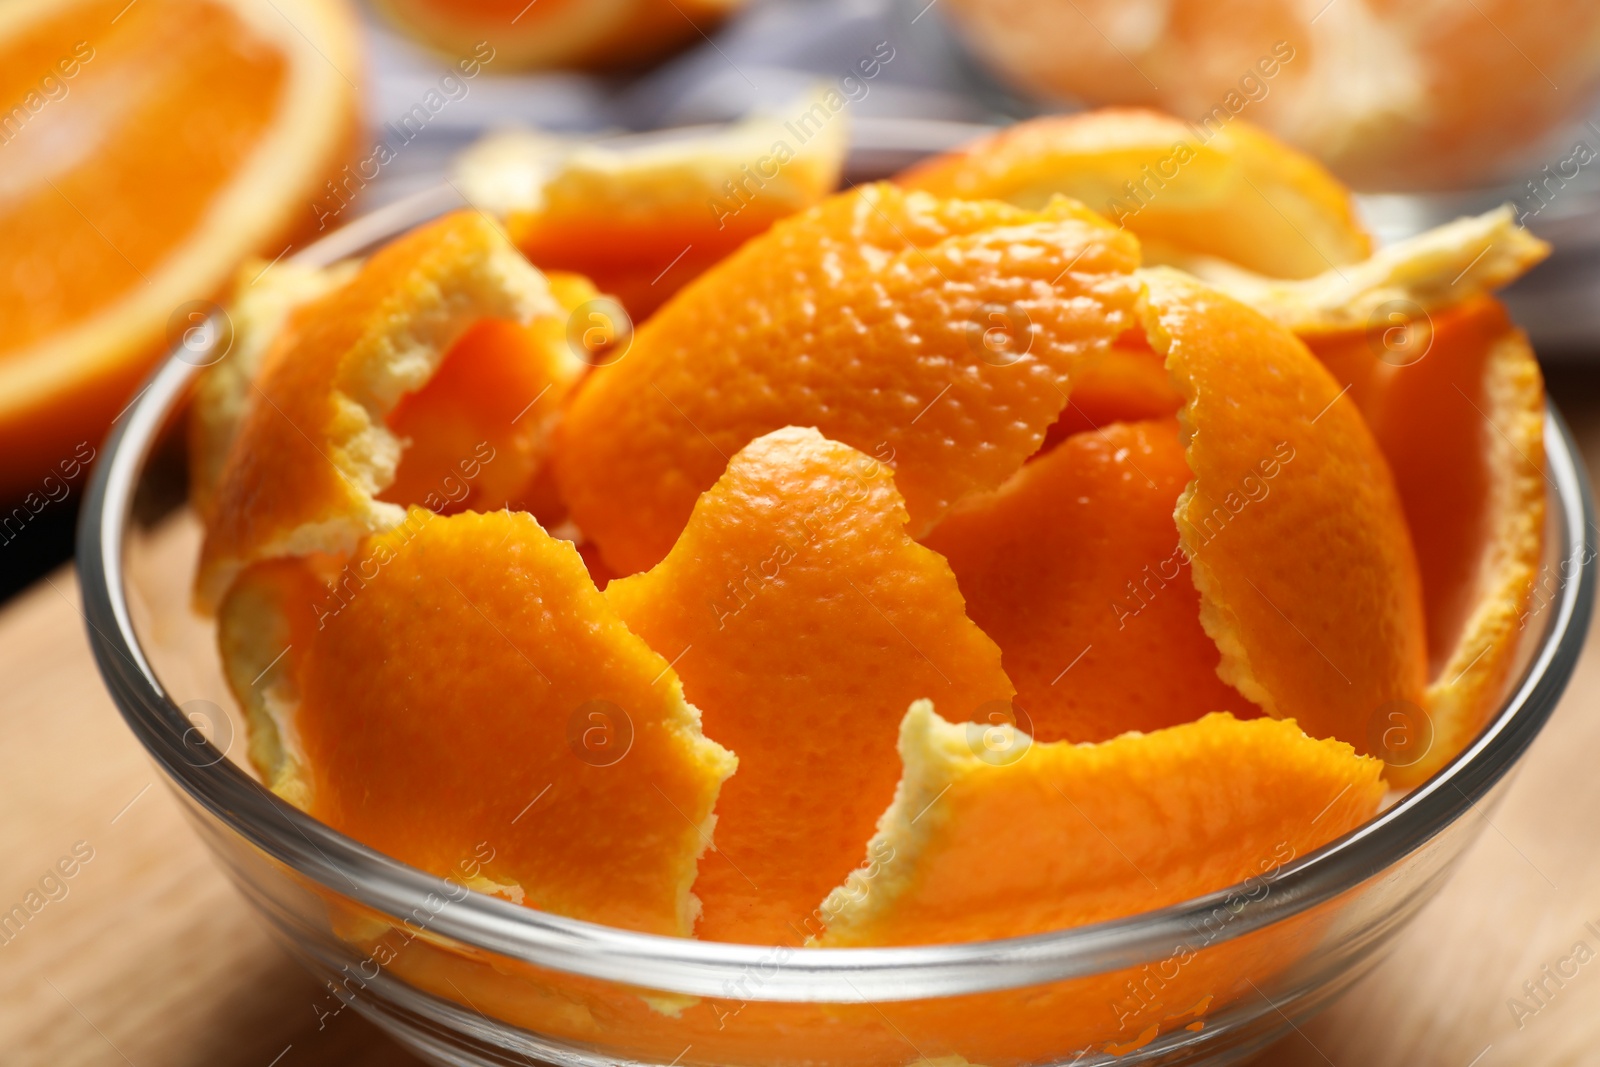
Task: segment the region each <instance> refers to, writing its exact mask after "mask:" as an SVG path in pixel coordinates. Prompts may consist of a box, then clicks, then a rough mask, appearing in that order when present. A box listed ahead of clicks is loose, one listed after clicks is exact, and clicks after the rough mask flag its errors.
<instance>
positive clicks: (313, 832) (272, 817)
mask: <svg viewBox="0 0 1600 1067" xmlns="http://www.w3.org/2000/svg"><path fill="white" fill-rule="evenodd" d="M464 203H465V201H464V199H463V197H462V195H461V193H460V192H459V190H458V189H457V188H456V187H455V186H454V185H452V184H450V183H448V182H447V183H446V184H444V185H442V186H439V187H436V188H431V189H426V190H424V191H422V192H420V193H417V194H414V195H412V196H410V197H407V198H405V199H404V200H401V201H397V202H395V203H393V204H390V205H388V206H386V207H383V208H380V209H378V210H377V211H374V212H372V213H370V214H368V215H366V216H363V217H361V218H359V219H356V220H354V221H353V222H351V223H350V224H349V225H347V226H345V227H344V228H342V229H340V230H337V231H335V232H334V233H332V234H330V235H329V236H327V237H325V238H323V239H321V240H320V241H318V242H316V243H314V244H312V245H309V246H307V247H306V248H305V249H303V250H302V251H300V252H299V253H297V254H296V255H294V256H293V257H292V261H294V262H298V263H302V264H309V265H323V264H327V263H331V262H334V261H336V260H339V259H343V258H345V257H347V256H350V255H353V254H357V253H359V252H361V251H363V250H365V249H367V248H369V247H371V246H372V245H374V244H377V243H380V242H382V241H384V240H387V239H388V238H390V237H392V236H394V235H396V234H398V233H399V232H401V231H402V230H404V229H406V228H408V227H409V226H411V225H414V224H416V223H418V222H421V221H424V220H426V219H427V218H431V217H433V216H435V215H438V214H440V213H441V212H443V211H445V210H449V209H450V208H452V207H459V206H462V205H463V204H464ZM181 355H183V350H182V349H181V348H175V349H174V350H173V351H172V352H171V353H169V355H168V356H167V358H166V359H165V360H164V361H163V362H162V363H161V364H160V365H159V366H158V367H157V368H156V369H155V370H154V372H153V373H152V374H151V375H150V377H149V378H148V379H147V380H146V382H145V384H144V386H143V387H142V388H141V389H140V391H139V392H138V393H137V394H136V396H135V400H134V401H133V402H132V403H131V404H130V406H129V407H128V408H127V409H126V410H125V412H124V414H123V415H122V416H120V417H119V420H118V422H117V424H116V425H114V426H113V428H112V431H111V433H110V435H109V437H108V439H107V442H106V445H105V447H104V450H103V452H102V458H101V461H100V462H99V463H98V464H96V465H95V468H94V471H93V475H92V479H91V481H90V484H89V487H88V489H87V491H86V494H85V500H84V506H83V509H82V517H81V519H80V521H79V528H78V543H77V565H78V570H79V575H80V586H81V590H82V597H83V613H84V620H85V623H86V627H87V631H88V635H87V636H88V639H89V644H90V647H91V648H92V650H93V652H94V657H95V660H96V663H97V665H98V667H99V669H100V672H101V675H102V677H103V679H104V681H105V684H106V687H107V689H108V690H109V691H110V693H111V696H112V699H113V701H114V702H115V703H116V705H117V707H118V709H119V711H120V712H121V713H122V716H123V718H124V720H125V721H126V722H127V724H128V726H129V728H130V729H132V731H133V733H134V735H135V736H136V737H137V738H138V739H139V741H140V742H141V743H142V744H143V745H144V747H145V749H146V750H147V751H148V752H149V754H150V756H151V757H152V759H153V760H154V761H155V762H156V764H157V765H158V766H159V767H160V768H161V770H162V771H163V773H164V774H165V776H166V777H167V779H168V785H169V786H173V787H176V789H177V791H178V792H179V795H180V798H187V801H188V802H189V803H190V804H192V805H195V806H198V808H200V809H203V810H204V811H205V812H206V813H208V814H209V815H210V816H211V817H212V818H214V819H216V820H217V821H219V822H220V823H222V824H223V825H224V826H226V827H228V829H229V830H231V831H232V832H233V833H234V834H237V835H238V836H239V837H241V838H243V839H244V840H245V841H247V842H248V843H249V844H250V845H252V846H254V847H255V848H257V849H259V850H260V851H261V852H263V853H265V854H266V855H267V856H268V857H270V858H271V859H272V860H275V861H277V862H279V863H281V864H284V865H286V866H288V867H290V868H292V869H293V870H295V871H297V872H298V873H299V874H300V875H302V876H304V877H306V878H308V879H311V880H312V881H314V882H316V883H318V884H320V885H321V886H322V887H323V888H325V889H326V890H328V891H330V892H333V893H335V894H338V895H340V896H344V897H348V898H351V899H354V900H356V901H359V902H360V903H361V904H364V905H366V906H368V907H370V908H373V909H375V910H377V911H379V912H383V913H386V914H388V915H391V916H405V915H409V914H412V913H413V911H414V909H416V908H418V907H422V906H424V904H423V902H424V901H425V900H427V899H428V897H429V896H430V895H433V896H435V897H443V898H444V899H446V900H448V901H450V903H449V904H448V906H445V907H444V908H442V909H440V910H437V913H436V914H434V915H433V918H432V919H431V921H430V923H429V929H430V932H431V933H432V934H434V935H438V936H442V937H446V938H450V939H454V940H456V941H459V942H462V943H464V944H466V945H469V946H473V947H475V948H478V949H483V950H487V951H490V952H494V953H498V954H501V955H504V956H507V957H510V958H512V959H516V960H520V961H524V962H526V963H530V964H534V965H537V966H540V967H544V968H548V969H550V970H554V971H560V972H564V973H569V974H574V975H580V976H584V977H588V978H594V979H601V980H607V981H614V982H619V983H624V984H627V985H630V986H634V987H645V988H650V989H654V990H660V991H663V992H668V993H674V994H680V995H686V996H709V997H730V996H731V997H732V999H735V1000H742V1001H777V1002H807V1001H821V1002H833V1003H848V1002H855V1001H861V1000H882V1001H889V1000H911V999H921V998H928V997H944V996H955V995H964V994H974V993H983V992H991V991H996V990H1004V989H1011V988H1018V987H1024V986H1032V985H1038V984H1042V983H1046V982H1051V981H1058V980H1062V979H1067V978H1073V977H1079V976H1083V975H1088V974H1094V973H1099V972H1103V971H1108V970H1116V969H1120V968H1124V967H1136V966H1139V965H1141V964H1143V963H1148V962H1151V961H1154V960H1159V959H1163V958H1165V957H1166V956H1168V955H1170V954H1171V953H1172V951H1173V946H1174V945H1180V944H1183V943H1185V942H1186V940H1187V939H1190V938H1193V937H1194V936H1195V935H1196V934H1197V933H1198V932H1199V931H1200V930H1201V929H1203V928H1204V922H1205V920H1206V919H1208V918H1210V917H1211V916H1212V913H1213V912H1214V911H1216V910H1217V909H1219V908H1224V907H1229V908H1230V911H1231V912H1232V915H1233V917H1232V918H1230V919H1229V920H1228V921H1227V923H1226V924H1225V925H1224V926H1223V928H1222V929H1221V930H1220V931H1212V932H1210V933H1209V934H1208V935H1207V938H1208V939H1207V942H1206V943H1207V944H1213V943H1216V942H1218V941H1224V940H1229V939H1231V938H1234V937H1238V936H1242V935H1244V934H1247V933H1250V932H1252V931H1255V930H1259V929H1262V928H1264V927H1266V926H1268V925H1271V924H1272V923H1274V922H1278V921H1281V920H1284V919H1287V918H1289V917H1291V916H1293V915H1296V914H1299V913H1301V912H1304V911H1306V910H1307V909H1309V908H1312V907H1315V906H1317V905H1319V904H1322V903H1324V902H1326V901H1329V900H1331V899H1333V898H1335V897H1337V896H1339V895H1341V894H1343V893H1346V892H1348V891H1350V890H1352V889H1354V888H1356V887H1357V886H1359V885H1360V884H1362V883H1363V882H1365V881H1366V880H1367V879H1369V878H1371V877H1373V876H1374V875H1377V874H1379V873H1380V872H1382V871H1384V870H1386V869H1387V868H1389V867H1390V866H1392V865H1393V864H1395V863H1397V862H1398V861H1400V860H1401V859H1403V858H1404V857H1405V856H1407V855H1408V854H1410V853H1412V852H1414V851H1415V850H1416V849H1418V848H1420V847H1421V846H1422V845H1423V844H1425V843H1426V842H1428V841H1429V840H1431V839H1432V838H1433V837H1435V836H1436V835H1437V834H1439V833H1441V832H1442V831H1444V830H1445V829H1446V828H1447V827H1448V826H1449V825H1450V824H1451V823H1453V822H1454V821H1455V820H1456V819H1457V818H1459V817H1460V816H1461V815H1462V814H1464V813H1465V812H1466V811H1468V810H1470V809H1471V808H1472V807H1473V806H1475V805H1476V804H1477V803H1479V802H1480V801H1482V800H1483V799H1485V797H1486V796H1487V794H1488V793H1489V791H1490V789H1491V788H1492V787H1493V786H1494V785H1495V784H1496V783H1497V782H1499V781H1500V779H1501V778H1502V777H1503V776H1504V775H1505V774H1506V773H1507V771H1508V770H1510V768H1511V767H1512V765H1513V764H1514V763H1515V762H1516V760H1517V759H1518V758H1519V757H1520V756H1521V754H1522V753H1523V752H1524V751H1525V750H1526V749H1527V747H1528V745H1529V744H1530V743H1531V742H1532V740H1533V738H1534V737H1535V736H1536V735H1537V734H1538V732H1539V730H1540V729H1541V728H1542V726H1543V725H1544V723H1545V721H1546V720H1547V719H1548V718H1549V716H1550V713H1551V711H1552V710H1553V709H1554V707H1555V705H1556V703H1557V702H1558V700H1559V699H1560V696H1561V694H1562V692H1563V690H1564V689H1565V687H1566V684H1567V682H1568V680H1569V679H1570V678H1571V675H1572V673H1573V670H1574V667H1575V665H1576V663H1577V660H1578V656H1579V653H1580V651H1581V650H1582V646H1583V642H1584V637H1585V634H1586V632H1587V629H1588V624H1589V617H1590V614H1591V611H1592V608H1593V601H1594V591H1595V590H1594V586H1595V566H1594V559H1595V552H1594V550H1593V548H1592V547H1591V540H1590V538H1589V532H1590V531H1592V530H1594V528H1595V515H1594V501H1593V499H1592V497H1591V495H1590V492H1589V483H1588V478H1587V476H1586V474H1585V471H1584V469H1583V465H1582V460H1581V458H1580V457H1579V454H1578V451H1577V447H1576V445H1575V443H1574V441H1573V439H1572V436H1571V433H1570V432H1569V430H1568V429H1567V427H1566V424H1565V423H1564V422H1563V421H1562V419H1561V417H1560V415H1559V414H1558V413H1557V412H1556V411H1555V409H1554V408H1553V407H1550V406H1549V405H1548V404H1547V406H1546V414H1545V420H1544V435H1545V442H1546V452H1547V471H1546V480H1547V482H1548V483H1549V485H1550V486H1551V488H1552V489H1553V490H1554V492H1553V494H1552V495H1551V498H1550V512H1551V515H1552V516H1553V518H1554V522H1553V523H1551V527H1552V528H1553V529H1554V531H1555V540H1556V541H1557V542H1558V544H1559V545H1560V547H1561V548H1562V550H1563V552H1562V556H1561V561H1562V562H1561V565H1560V567H1559V568H1558V569H1559V571H1560V575H1559V581H1558V584H1557V587H1556V590H1555V593H1554V596H1553V598H1552V602H1551V604H1550V605H1549V606H1548V607H1546V608H1544V609H1543V611H1542V614H1543V615H1544V617H1545V624H1544V626H1545V628H1544V632H1543V634H1542V635H1541V636H1540V638H1539V640H1538V644H1537V647H1536V648H1535V650H1534V652H1533V655H1532V657H1531V659H1530V661H1529V662H1528V664H1527V665H1526V667H1525V669H1524V670H1523V672H1522V675H1521V676H1520V678H1519V679H1518V680H1517V683H1516V685H1515V687H1514V688H1513V689H1512V690H1511V695H1510V696H1509V698H1508V699H1507V700H1506V702H1505V703H1504V705H1503V706H1502V707H1501V708H1500V710H1499V711H1498V712H1497V713H1496V714H1495V716H1494V717H1493V719H1492V720H1491V721H1490V722H1489V723H1488V725H1487V726H1485V727H1484V729H1483V731H1482V732H1481V733H1480V734H1479V736H1478V737H1477V738H1476V739H1475V740H1474V742H1473V743H1472V744H1471V745H1469V746H1468V747H1467V748H1466V749H1465V750H1464V751H1463V752H1461V753H1460V754H1459V755H1457V756H1456V757H1455V758H1454V759H1453V760H1452V761H1451V762H1450V763H1449V764H1447V765H1446V766H1445V767H1444V768H1443V769H1441V770H1440V771H1439V772H1438V773H1436V774H1435V775H1434V776H1433V777H1432V778H1430V779H1428V780H1427V781H1426V782H1425V783H1423V784H1422V785H1420V786H1418V787H1417V788H1415V789H1413V790H1412V791H1411V792H1409V793H1407V794H1406V795H1404V796H1403V797H1401V798H1400V799H1399V800H1398V801H1397V802H1396V803H1394V804H1393V805H1392V806H1391V807H1389V808H1388V809H1387V810H1385V811H1383V812H1381V813H1380V814H1378V815H1377V816H1375V817H1374V818H1373V819H1371V820H1369V821H1368V822H1366V823H1364V824H1363V825H1361V826H1359V827H1357V828H1356V829H1354V830H1352V831H1351V832H1349V833H1347V834H1345V835H1344V836H1343V837H1341V838H1338V839H1337V840H1335V841H1332V842H1330V843H1328V844H1327V845H1324V846H1323V847H1322V848H1320V849H1317V850H1316V851H1314V852H1311V853H1308V854H1307V855H1305V856H1303V857H1297V858H1296V859H1294V860H1293V861H1291V862H1290V863H1288V864H1285V865H1284V866H1283V867H1281V868H1278V869H1277V870H1276V871H1275V872H1274V874H1273V878H1272V880H1271V887H1272V888H1271V890H1270V891H1269V892H1268V893H1266V894H1265V895H1264V896H1261V898H1260V899H1259V900H1258V899H1253V898H1250V897H1247V896H1245V895H1244V893H1245V891H1244V889H1243V887H1242V886H1232V887H1229V888H1226V889H1221V890H1218V891H1216V892H1213V893H1208V894H1206V895H1205V896H1201V897H1196V898H1193V899H1190V900H1187V901H1184V902H1182V903H1179V904H1174V905H1170V906H1168V907H1165V908H1161V909H1158V910H1156V911H1151V912H1145V913H1141V914H1138V915H1133V916H1128V917H1125V918H1120V919H1114V920H1110V921H1106V922H1100V923H1095V924H1092V925H1088V926H1082V927H1075V928H1072V929H1068V930H1061V931H1054V932H1049V933H1043V934H1033V935H1029V936H1026V937H1014V938H1007V939H1004V940H997V941H984V942H966V943H959V944H939V945H924V946H911V947H896V948H792V947H787V946H776V945H774V946H761V945H737V944H725V943H719V942H708V941H698V940H693V939H688V938H677V937H669V936H664V935H657V934H646V933H639V932H634V931H630V930H623V929H618V928H614V927H607V926H602V925H598V924H595V923H590V922H585V921H582V920H578V919H570V918H565V917H562V916H557V915H552V914H549V913H545V912H539V911H534V910H532V909H529V908H526V907H522V906H520V905H517V904H513V903H511V902H510V901H507V900H503V899H500V898H497V897H490V896H486V895H482V894H479V893H468V894H466V895H465V897H463V896H462V894H461V891H460V887H459V885H457V884H456V883H451V882H447V881H445V880H444V879H442V878H439V877H438V876H435V875H432V874H429V873H427V872H424V871H422V870H419V869H417V868H413V867H410V866H408V865H406V864H403V863H401V862H399V861H397V860H394V859H391V858H389V857H387V856H384V855H382V854H380V853H378V852H376V851H374V850H373V849H370V848H368V847H367V846H365V845H362V844H360V843H359V842H357V841H355V840H353V839H351V838H349V837H346V836H345V835H343V834H341V833H339V832H338V831H336V830H333V829H332V828H330V827H328V826H326V825H324V824H323V823H321V822H318V821H317V820H316V819H314V818H312V817H311V816H310V815H308V814H307V813H305V812H303V811H301V810H300V809H298V808H295V807H294V806H292V805H290V804H288V803H287V802H285V801H283V800H281V799H280V798H278V797H277V796H276V795H274V794H273V793H272V792H270V791H269V790H268V789H267V788H266V787H265V786H263V785H262V784H260V783H259V782H257V781H256V780H255V779H253V778H251V777H250V776H249V775H248V774H246V773H245V771H244V770H243V769H242V768H240V767H239V766H237V765H236V764H234V763H233V762H232V761H231V760H228V759H226V758H225V756H224V753H222V752H220V751H219V750H217V749H216V748H215V747H213V746H212V745H211V743H210V742H209V741H207V740H205V739H204V738H201V737H199V736H198V733H199V732H198V731H197V730H196V729H195V727H194V726H193V724H192V723H191V722H190V720H189V719H188V718H186V717H185V715H184V713H183V711H182V710H181V709H180V708H179V707H178V706H177V705H176V704H175V703H174V702H173V700H172V699H171V698H170V697H169V695H168V694H167V692H166V690H165V688H164V687H163V686H162V683H161V681H160V679H159V678H158V677H157V675H156V672H155V671H154V669H153V668H152V667H151V665H150V663H149V661H148V660H147V658H146V657H145V655H144V652H143V650H142V648H141V646H140V642H139V639H138V636H137V633H136V631H135V629H134V626H133V622H132V618H131V615H130V613H129V608H128V600H127V595H126V588H125V574H124V572H123V564H122V553H123V547H124V540H125V537H126V535H127V533H128V532H129V529H130V522H131V519H132V508H133V500H134V490H135V487H136V486H137V484H138V482H139V478H140V475H141V473H142V471H143V469H144V466H145V463H146V461H147V460H148V458H149V457H150V455H151V452H152V450H153V448H154V446H155V443H156V441H157V438H158V436H159V435H160V433H161V431H162V429H163V427H164V426H165V425H166V424H167V423H168V422H169V421H171V419H172V418H173V417H174V415H175V414H176V412H177V409H178V408H179V406H180V405H181V403H182V401H183V400H184V399H185V397H186V396H187V394H188V386H189V384H190V381H191V379H192V378H193V377H194V376H195V375H196V374H197V373H198V371H199V366H198V365H197V364H196V362H195V361H193V359H192V357H191V358H190V359H189V360H187V361H186V360H185V359H183V358H180V356H181ZM1552 558H1554V557H1553V556H1552V555H1551V553H1550V552H1549V546H1547V551H1546V559H1547V560H1548V559H1552ZM1569 570H1570V572H1571V573H1569ZM433 911H434V909H429V912H430V913H432V912H433Z"/></svg>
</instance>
